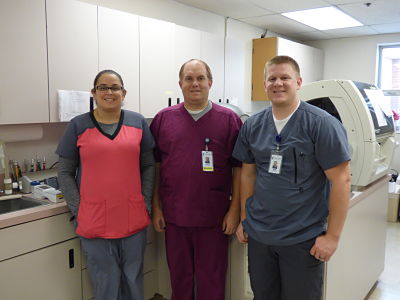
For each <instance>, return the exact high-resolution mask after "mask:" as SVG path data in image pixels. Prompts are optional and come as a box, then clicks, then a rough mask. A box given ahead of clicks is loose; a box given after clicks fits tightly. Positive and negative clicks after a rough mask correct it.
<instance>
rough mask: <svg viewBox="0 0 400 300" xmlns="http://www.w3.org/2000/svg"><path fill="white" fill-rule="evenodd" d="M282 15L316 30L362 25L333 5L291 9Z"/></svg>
mask: <svg viewBox="0 0 400 300" xmlns="http://www.w3.org/2000/svg"><path fill="white" fill-rule="evenodd" d="M282 15H283V16H285V17H287V18H290V19H293V20H295V21H297V22H300V23H303V24H305V25H308V26H311V27H314V28H316V29H318V30H328V29H337V28H346V27H356V26H362V25H363V24H361V23H360V22H358V21H357V20H355V19H353V18H352V17H350V16H349V15H346V14H345V13H344V12H342V11H341V10H339V9H337V8H335V7H333V6H329V7H322V8H315V9H307V10H299V11H293V12H288V13H283V14H282Z"/></svg>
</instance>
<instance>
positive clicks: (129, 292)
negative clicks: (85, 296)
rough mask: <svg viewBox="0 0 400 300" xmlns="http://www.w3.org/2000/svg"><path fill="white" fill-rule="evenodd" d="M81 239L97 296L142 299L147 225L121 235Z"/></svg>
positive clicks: (100, 298)
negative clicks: (141, 228)
mask: <svg viewBox="0 0 400 300" xmlns="http://www.w3.org/2000/svg"><path fill="white" fill-rule="evenodd" d="M80 239H81V245H82V248H83V250H84V252H85V255H86V259H87V266H88V271H89V275H90V279H91V282H92V285H93V294H94V298H95V299H96V300H143V297H144V295H143V259H144V250H145V246H146V229H144V230H142V231H140V232H138V233H135V234H134V235H131V236H129V237H126V238H121V239H98V238H96V239H86V238H83V237H81V238H80Z"/></svg>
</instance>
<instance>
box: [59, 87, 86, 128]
mask: <svg viewBox="0 0 400 300" xmlns="http://www.w3.org/2000/svg"><path fill="white" fill-rule="evenodd" d="M58 108H59V117H60V121H61V122H65V121H70V120H71V119H72V118H73V117H76V116H78V115H81V114H83V113H85V112H88V111H89V110H90V93H89V92H82V91H65V90H58Z"/></svg>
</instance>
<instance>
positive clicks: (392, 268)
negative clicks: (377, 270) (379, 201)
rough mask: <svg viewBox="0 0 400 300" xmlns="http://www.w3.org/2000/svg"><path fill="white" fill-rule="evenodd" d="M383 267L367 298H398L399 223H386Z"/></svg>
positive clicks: (399, 276) (375, 299) (399, 289)
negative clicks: (374, 286)
mask: <svg viewBox="0 0 400 300" xmlns="http://www.w3.org/2000/svg"><path fill="white" fill-rule="evenodd" d="M387 224H388V225H387V236H386V258H385V269H384V271H383V273H382V275H381V276H380V278H379V280H378V284H377V285H376V288H375V289H374V290H373V292H372V293H371V294H370V296H369V297H368V298H367V299H368V300H399V299H400V223H399V222H397V223H390V222H388V223H387Z"/></svg>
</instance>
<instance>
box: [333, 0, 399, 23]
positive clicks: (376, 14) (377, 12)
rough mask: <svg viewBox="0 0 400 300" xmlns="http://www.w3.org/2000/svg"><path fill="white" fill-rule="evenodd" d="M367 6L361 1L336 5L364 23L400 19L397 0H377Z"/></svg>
mask: <svg viewBox="0 0 400 300" xmlns="http://www.w3.org/2000/svg"><path fill="white" fill-rule="evenodd" d="M371 3H372V4H371V5H370V6H369V7H367V6H366V5H364V4H363V3H354V4H344V5H339V6H338V7H339V8H340V9H341V10H343V11H344V12H345V13H347V14H349V15H351V16H352V17H353V18H355V19H356V20H358V21H360V22H361V23H363V24H364V25H375V24H385V23H395V22H398V21H399V20H400V1H399V0H379V1H375V2H371Z"/></svg>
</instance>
